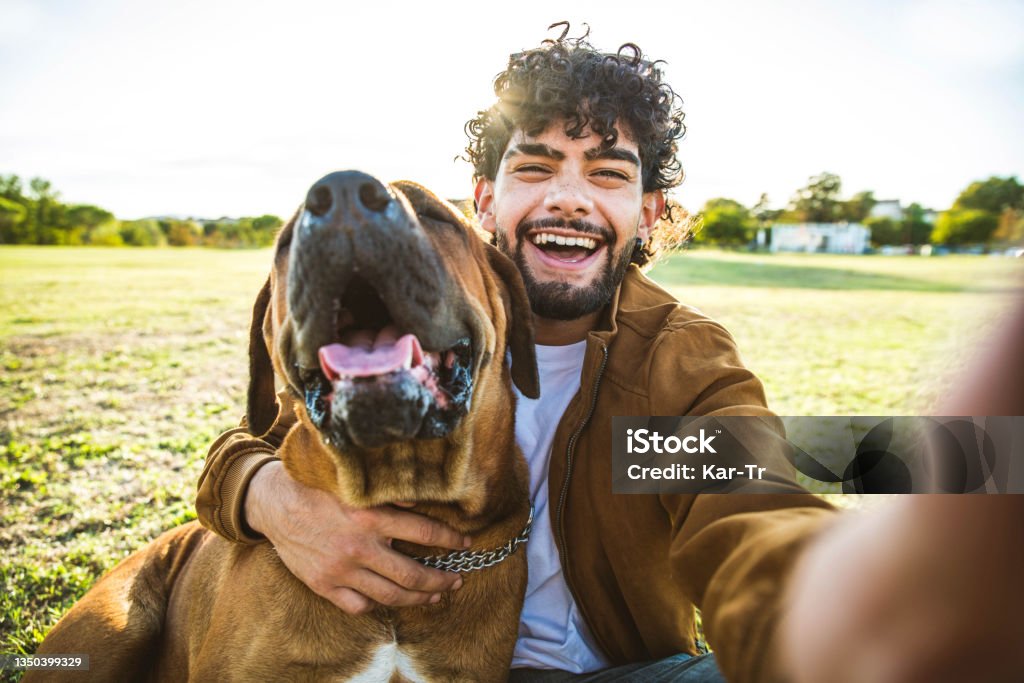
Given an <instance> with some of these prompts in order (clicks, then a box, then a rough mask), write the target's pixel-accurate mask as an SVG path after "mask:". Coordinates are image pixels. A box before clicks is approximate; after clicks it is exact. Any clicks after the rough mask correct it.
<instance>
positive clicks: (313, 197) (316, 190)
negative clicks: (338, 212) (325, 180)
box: [306, 184, 334, 216]
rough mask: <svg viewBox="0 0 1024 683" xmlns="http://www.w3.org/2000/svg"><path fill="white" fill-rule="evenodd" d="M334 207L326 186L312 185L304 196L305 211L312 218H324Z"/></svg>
mask: <svg viewBox="0 0 1024 683" xmlns="http://www.w3.org/2000/svg"><path fill="white" fill-rule="evenodd" d="M333 205H334V196H333V195H332V194H331V190H330V188H329V187H327V186H326V185H320V184H317V185H314V186H313V187H311V188H309V194H307V195H306V210H307V211H309V212H310V213H311V214H313V215H314V216H324V215H326V214H327V212H328V211H330V210H331V206H333Z"/></svg>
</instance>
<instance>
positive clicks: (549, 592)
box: [512, 341, 610, 673]
mask: <svg viewBox="0 0 1024 683" xmlns="http://www.w3.org/2000/svg"><path fill="white" fill-rule="evenodd" d="M536 348H537V369H538V370H539V374H540V398H539V399H537V400H531V399H529V398H526V397H525V396H523V395H522V394H520V393H519V391H518V389H517V390H516V397H517V399H518V401H517V403H516V442H517V443H518V444H519V448H520V449H522V451H523V455H524V456H526V461H527V463H528V464H529V466H530V499H531V500H532V501H533V508H534V511H533V530H532V532H531V533H530V540H529V541H528V542H527V544H526V557H527V561H528V563H529V580H528V582H527V584H526V602H525V603H524V605H523V613H522V616H521V617H520V620H519V639H518V640H517V641H516V649H515V654H514V655H513V657H512V668H513V669H515V668H530V669H561V670H562V671H569V672H572V673H587V672H591V671H597V670H598V669H604V668H607V667H608V666H610V662H608V661H607V660H606V659H605V658H604V656H603V655H602V654H601V652H600V650H599V649H598V647H597V644H596V643H595V642H594V637H593V636H592V635H591V634H590V631H589V630H588V629H587V626H586V624H585V623H584V622H583V617H582V616H581V615H580V613H579V610H578V609H577V607H576V603H575V601H574V600H573V598H572V594H571V593H570V592H569V586H568V585H567V584H566V583H565V577H563V576H562V566H561V563H560V562H559V559H558V548H557V546H556V545H555V536H554V533H553V531H552V529H551V511H550V510H549V509H548V505H549V501H548V466H549V463H550V462H551V442H552V440H553V439H554V436H555V428H556V427H557V426H558V422H559V421H560V420H561V419H562V415H563V414H564V413H565V409H566V408H567V407H568V405H569V401H570V400H572V397H573V396H574V395H575V394H576V392H577V391H578V390H579V388H580V372H581V371H582V369H583V354H584V351H585V350H586V342H585V341H582V342H578V343H576V344H570V345H568V346H540V345H538V346H537V347H536ZM555 504H556V505H557V501H555Z"/></svg>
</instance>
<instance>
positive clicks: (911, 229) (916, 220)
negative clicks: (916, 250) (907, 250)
mask: <svg viewBox="0 0 1024 683" xmlns="http://www.w3.org/2000/svg"><path fill="white" fill-rule="evenodd" d="M903 235H904V238H903V239H904V242H905V243H906V242H908V241H909V243H910V244H928V242H929V241H930V240H931V236H932V224H931V223H929V222H928V221H926V220H925V219H924V208H923V207H922V206H921V205H920V204H918V203H917V202H914V203H913V204H911V205H910V206H908V207H907V208H905V209H903Z"/></svg>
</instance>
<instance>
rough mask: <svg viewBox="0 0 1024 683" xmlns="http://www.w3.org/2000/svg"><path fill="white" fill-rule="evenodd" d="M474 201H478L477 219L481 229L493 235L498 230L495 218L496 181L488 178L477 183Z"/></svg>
mask: <svg viewBox="0 0 1024 683" xmlns="http://www.w3.org/2000/svg"><path fill="white" fill-rule="evenodd" d="M473 199H475V200H476V219H477V221H479V222H480V227H481V228H483V229H484V230H486V231H487V232H489V233H491V234H492V235H493V234H494V233H495V231H496V230H497V229H498V224H497V222H496V221H495V218H494V181H493V180H488V179H487V178H481V179H480V180H478V181H476V187H475V188H474V189H473Z"/></svg>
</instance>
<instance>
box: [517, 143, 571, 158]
mask: <svg viewBox="0 0 1024 683" xmlns="http://www.w3.org/2000/svg"><path fill="white" fill-rule="evenodd" d="M517 154H525V155H526V156H531V157H547V158H548V159H554V160H555V161H562V160H563V159H565V154H563V153H562V152H559V151H558V150H557V149H555V148H554V147H550V146H548V145H545V144H543V143H540V142H523V143H521V144H518V145H514V146H512V147H509V148H508V151H507V152H505V157H504V158H505V159H508V158H510V157H514V156H516V155H517Z"/></svg>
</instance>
